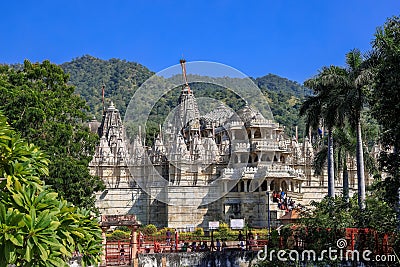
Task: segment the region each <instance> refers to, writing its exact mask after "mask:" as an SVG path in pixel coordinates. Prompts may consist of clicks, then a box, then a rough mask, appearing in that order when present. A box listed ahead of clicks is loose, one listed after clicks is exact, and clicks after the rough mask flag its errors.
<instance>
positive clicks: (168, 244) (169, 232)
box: [166, 229, 172, 246]
mask: <svg viewBox="0 0 400 267" xmlns="http://www.w3.org/2000/svg"><path fill="white" fill-rule="evenodd" d="M166 235H167V246H170V245H171V236H172V234H171V231H170V230H169V229H168V230H167V233H166Z"/></svg>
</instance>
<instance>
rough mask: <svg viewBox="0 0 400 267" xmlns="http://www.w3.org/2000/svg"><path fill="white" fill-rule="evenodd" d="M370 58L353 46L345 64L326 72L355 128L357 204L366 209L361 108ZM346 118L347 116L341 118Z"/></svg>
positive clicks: (326, 77) (329, 83) (342, 113)
mask: <svg viewBox="0 0 400 267" xmlns="http://www.w3.org/2000/svg"><path fill="white" fill-rule="evenodd" d="M368 64H369V62H368V61H364V59H363V57H362V55H361V52H360V51H359V50H357V49H354V50H352V51H350V52H349V53H347V54H346V68H344V69H343V68H338V69H340V71H339V72H337V73H335V72H331V73H329V75H327V76H325V79H324V82H325V85H332V86H333V85H334V86H335V87H336V88H337V89H338V90H337V93H338V94H337V96H338V97H339V98H340V101H341V103H340V106H339V109H340V114H341V116H343V115H344V116H345V117H346V118H347V119H348V121H349V122H350V125H351V126H352V127H353V128H354V129H355V132H356V139H357V142H356V161H357V181H358V204H359V207H360V209H362V210H363V209H365V172H364V168H365V166H364V150H363V142H362V132H361V111H362V110H363V108H364V103H365V92H364V90H365V89H366V88H367V85H368V84H369V83H370V81H371V77H372V76H373V74H372V71H371V68H370V67H369V66H368ZM341 120H342V121H344V117H342V118H341Z"/></svg>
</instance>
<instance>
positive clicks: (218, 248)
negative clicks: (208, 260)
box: [217, 238, 221, 252]
mask: <svg viewBox="0 0 400 267" xmlns="http://www.w3.org/2000/svg"><path fill="white" fill-rule="evenodd" d="M217 251H218V252H219V251H221V242H220V241H219V239H218V238H217Z"/></svg>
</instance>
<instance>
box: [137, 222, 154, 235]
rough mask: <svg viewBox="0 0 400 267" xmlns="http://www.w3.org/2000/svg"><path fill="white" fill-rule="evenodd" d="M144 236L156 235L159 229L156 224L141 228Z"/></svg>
mask: <svg viewBox="0 0 400 267" xmlns="http://www.w3.org/2000/svg"><path fill="white" fill-rule="evenodd" d="M140 231H141V232H142V233H143V234H144V235H154V234H155V233H156V232H157V227H156V226H155V225H154V224H148V225H146V226H144V227H141V228H140Z"/></svg>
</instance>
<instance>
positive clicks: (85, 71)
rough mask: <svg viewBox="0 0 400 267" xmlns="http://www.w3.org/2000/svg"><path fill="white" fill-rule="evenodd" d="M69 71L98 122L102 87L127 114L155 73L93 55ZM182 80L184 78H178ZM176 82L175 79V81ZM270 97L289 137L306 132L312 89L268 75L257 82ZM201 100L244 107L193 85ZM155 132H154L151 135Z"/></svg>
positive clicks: (156, 113) (157, 112) (171, 101)
mask: <svg viewBox="0 0 400 267" xmlns="http://www.w3.org/2000/svg"><path fill="white" fill-rule="evenodd" d="M61 67H62V68H63V69H64V71H65V72H67V73H69V74H70V83H71V84H73V85H75V86H76V90H75V92H76V93H77V94H79V95H81V96H82V97H83V98H84V99H86V101H87V102H88V105H89V107H90V113H91V114H93V115H95V116H96V117H97V119H100V118H101V110H102V85H103V84H104V85H105V99H106V104H108V103H109V102H110V100H112V101H113V102H114V103H115V105H116V107H117V108H118V109H119V110H120V111H121V115H124V113H125V110H126V107H127V106H128V104H129V101H130V99H131V97H132V96H133V94H134V93H135V91H136V89H137V88H138V87H139V86H140V85H141V84H142V83H143V82H144V81H146V80H147V79H148V78H149V77H151V76H152V75H153V74H154V73H153V72H151V71H150V70H149V69H147V68H146V67H144V66H142V65H140V64H138V63H134V62H127V61H125V60H120V59H110V60H102V59H98V58H95V57H92V56H89V55H86V56H83V57H80V58H76V59H74V60H72V61H71V62H66V63H64V64H62V65H61ZM176 78H180V77H175V79H176ZM172 79H174V77H173V78H172ZM217 79H218V80H219V82H220V83H222V84H225V83H229V84H238V83H240V82H241V81H240V79H237V78H235V79H233V78H229V77H221V78H217ZM253 81H254V82H255V84H256V85H257V86H258V87H259V88H260V89H261V91H262V92H263V94H264V95H265V97H266V102H267V103H268V105H269V106H270V108H271V111H272V114H273V116H274V119H275V120H276V121H277V122H279V123H281V124H283V125H285V126H286V133H287V134H288V135H293V134H294V126H296V125H298V126H299V133H300V134H301V135H302V134H303V131H304V123H303V122H301V121H299V117H298V112H299V106H300V104H301V103H302V101H303V100H304V96H305V95H307V94H310V90H308V89H306V88H304V87H303V86H301V85H300V84H298V83H296V82H293V81H290V80H288V79H285V78H282V77H279V76H277V75H273V74H268V75H266V76H263V77H259V78H255V79H253ZM192 87H193V89H194V90H195V95H196V96H197V97H202V96H207V97H212V98H215V99H218V100H221V101H223V102H225V103H226V104H228V105H229V106H231V107H233V108H234V109H235V107H240V106H241V105H242V104H243V103H239V102H240V101H239V100H238V98H237V97H234V95H233V94H232V93H229V92H228V93H227V92H226V90H223V89H221V88H219V87H218V86H213V85H210V84H196V85H192ZM178 96H179V92H175V93H171V94H169V95H168V96H166V97H165V98H164V100H163V103H165V104H163V103H160V105H158V107H156V108H155V109H153V112H152V114H151V120H152V122H153V124H154V125H152V126H151V127H152V128H157V127H156V124H157V123H160V122H161V121H162V120H163V118H164V117H165V116H166V115H167V113H168V111H169V110H171V109H172V108H173V105H175V104H176V103H177V98H178ZM150 132H152V131H151V130H150V131H148V133H150Z"/></svg>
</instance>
